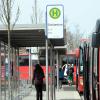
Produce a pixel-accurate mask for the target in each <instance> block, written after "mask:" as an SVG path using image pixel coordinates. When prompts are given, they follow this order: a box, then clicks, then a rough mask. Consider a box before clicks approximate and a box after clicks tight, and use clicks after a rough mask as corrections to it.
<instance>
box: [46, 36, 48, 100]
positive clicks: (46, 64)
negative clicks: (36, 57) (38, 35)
mask: <svg viewBox="0 0 100 100" xmlns="http://www.w3.org/2000/svg"><path fill="white" fill-rule="evenodd" d="M46 100H49V84H48V39H47V38H46Z"/></svg>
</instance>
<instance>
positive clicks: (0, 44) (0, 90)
mask: <svg viewBox="0 0 100 100" xmlns="http://www.w3.org/2000/svg"><path fill="white" fill-rule="evenodd" d="M1 97H2V95H1V41H0V98H1ZM1 100H2V98H1Z"/></svg>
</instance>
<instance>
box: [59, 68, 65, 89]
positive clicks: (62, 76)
mask: <svg viewBox="0 0 100 100" xmlns="http://www.w3.org/2000/svg"><path fill="white" fill-rule="evenodd" d="M63 79H64V72H63V70H62V68H59V86H60V88H62V81H63Z"/></svg>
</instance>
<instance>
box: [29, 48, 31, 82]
mask: <svg viewBox="0 0 100 100" xmlns="http://www.w3.org/2000/svg"><path fill="white" fill-rule="evenodd" d="M30 76H31V47H30V48H29V81H30V80H31V77H30Z"/></svg>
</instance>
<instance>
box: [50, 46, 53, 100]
mask: <svg viewBox="0 0 100 100" xmlns="http://www.w3.org/2000/svg"><path fill="white" fill-rule="evenodd" d="M50 67H51V68H50V100H53V54H52V47H51V48H50Z"/></svg>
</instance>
